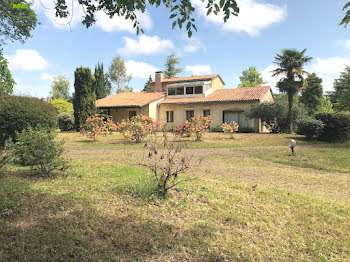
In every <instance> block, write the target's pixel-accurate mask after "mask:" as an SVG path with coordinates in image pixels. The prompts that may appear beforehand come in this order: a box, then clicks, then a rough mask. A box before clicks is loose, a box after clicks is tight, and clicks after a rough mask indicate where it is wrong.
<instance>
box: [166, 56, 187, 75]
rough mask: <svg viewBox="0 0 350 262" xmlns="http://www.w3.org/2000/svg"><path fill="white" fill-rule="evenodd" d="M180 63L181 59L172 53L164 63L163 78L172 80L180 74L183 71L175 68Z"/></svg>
mask: <svg viewBox="0 0 350 262" xmlns="http://www.w3.org/2000/svg"><path fill="white" fill-rule="evenodd" d="M180 63H181V58H180V57H178V56H176V55H175V54H174V53H173V54H170V55H168V56H167V58H166V61H165V65H164V67H165V70H164V78H173V77H175V76H176V75H178V74H180V73H181V72H182V71H183V69H182V68H176V66H177V65H179V64H180Z"/></svg>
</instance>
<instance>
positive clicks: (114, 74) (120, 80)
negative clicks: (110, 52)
mask: <svg viewBox="0 0 350 262" xmlns="http://www.w3.org/2000/svg"><path fill="white" fill-rule="evenodd" d="M108 75H109V78H110V79H111V81H112V83H113V84H115V86H116V93H117V94H118V93H121V92H132V91H133V88H132V87H130V86H128V83H129V82H130V80H131V79H132V76H131V75H128V74H127V73H126V66H125V63H124V60H123V59H122V58H121V57H120V56H116V57H114V58H113V61H112V64H111V65H110V66H109V73H108Z"/></svg>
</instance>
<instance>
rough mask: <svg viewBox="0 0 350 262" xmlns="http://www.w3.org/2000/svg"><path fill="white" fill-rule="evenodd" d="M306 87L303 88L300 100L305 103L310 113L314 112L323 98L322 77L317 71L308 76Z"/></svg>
mask: <svg viewBox="0 0 350 262" xmlns="http://www.w3.org/2000/svg"><path fill="white" fill-rule="evenodd" d="M306 83H307V85H306V88H305V89H304V90H302V93H301V96H300V102H301V103H303V104H304V105H305V106H306V108H307V110H308V111H309V113H310V114H312V113H314V112H315V111H316V110H317V108H318V107H319V106H320V105H321V103H322V100H323V88H322V79H321V78H319V77H318V76H317V75H316V74H315V73H312V74H310V75H308V77H307V78H306Z"/></svg>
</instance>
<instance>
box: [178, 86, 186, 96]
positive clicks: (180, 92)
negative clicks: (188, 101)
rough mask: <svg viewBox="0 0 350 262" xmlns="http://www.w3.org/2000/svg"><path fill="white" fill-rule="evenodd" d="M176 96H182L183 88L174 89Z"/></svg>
mask: <svg viewBox="0 0 350 262" xmlns="http://www.w3.org/2000/svg"><path fill="white" fill-rule="evenodd" d="M176 94H177V95H183V94H184V88H183V87H178V88H176Z"/></svg>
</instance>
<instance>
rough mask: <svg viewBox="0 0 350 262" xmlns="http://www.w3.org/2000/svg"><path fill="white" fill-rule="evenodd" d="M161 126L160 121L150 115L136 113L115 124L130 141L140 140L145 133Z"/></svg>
mask: <svg viewBox="0 0 350 262" xmlns="http://www.w3.org/2000/svg"><path fill="white" fill-rule="evenodd" d="M160 128H161V123H160V122H157V121H155V120H153V119H152V118H151V117H148V116H144V115H141V114H140V115H136V116H134V117H132V118H131V119H129V120H127V121H125V120H122V122H121V123H118V124H117V129H118V131H119V132H120V133H121V134H123V136H124V137H125V138H126V139H127V140H129V141H132V142H136V143H138V142H141V141H143V140H144V139H145V137H146V135H148V134H152V133H154V132H156V131H157V130H159V129H160Z"/></svg>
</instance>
